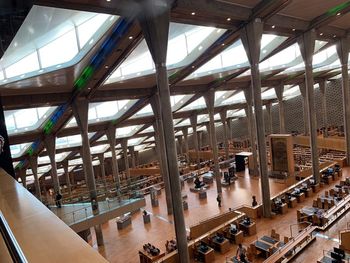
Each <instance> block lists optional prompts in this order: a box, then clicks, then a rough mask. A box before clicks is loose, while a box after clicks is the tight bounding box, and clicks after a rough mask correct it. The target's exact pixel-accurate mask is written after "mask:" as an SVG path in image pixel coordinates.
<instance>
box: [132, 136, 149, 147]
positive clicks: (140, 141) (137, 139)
mask: <svg viewBox="0 0 350 263" xmlns="http://www.w3.org/2000/svg"><path fill="white" fill-rule="evenodd" d="M145 139H146V137H141V138H133V139H129V140H128V146H135V145H139V144H140V143H142V142H143V141H144V140H145Z"/></svg>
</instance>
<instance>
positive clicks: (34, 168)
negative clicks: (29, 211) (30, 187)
mask: <svg viewBox="0 0 350 263" xmlns="http://www.w3.org/2000/svg"><path fill="white" fill-rule="evenodd" d="M29 165H30V168H31V169H32V172H33V175H34V185H35V196H36V197H37V198H38V199H39V200H40V201H41V190H40V182H39V178H38V156H37V155H32V156H30V157H29Z"/></svg>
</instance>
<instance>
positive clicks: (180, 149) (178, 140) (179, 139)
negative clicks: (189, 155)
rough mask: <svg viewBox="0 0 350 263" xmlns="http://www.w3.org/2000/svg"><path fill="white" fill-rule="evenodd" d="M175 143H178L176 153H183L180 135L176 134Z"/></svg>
mask: <svg viewBox="0 0 350 263" xmlns="http://www.w3.org/2000/svg"><path fill="white" fill-rule="evenodd" d="M177 143H178V144H179V149H178V153H179V154H180V155H183V150H182V149H183V140H182V135H180V136H177Z"/></svg>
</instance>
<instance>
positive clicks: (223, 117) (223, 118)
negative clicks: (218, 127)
mask: <svg viewBox="0 0 350 263" xmlns="http://www.w3.org/2000/svg"><path fill="white" fill-rule="evenodd" d="M219 114H220V119H221V122H222V123H224V122H226V121H227V110H223V111H220V113H219Z"/></svg>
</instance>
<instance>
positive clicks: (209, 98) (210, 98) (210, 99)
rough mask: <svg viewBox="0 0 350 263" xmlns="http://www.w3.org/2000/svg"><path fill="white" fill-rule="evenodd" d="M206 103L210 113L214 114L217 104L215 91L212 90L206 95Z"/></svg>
mask: <svg viewBox="0 0 350 263" xmlns="http://www.w3.org/2000/svg"><path fill="white" fill-rule="evenodd" d="M204 99H205V103H206V105H207V108H208V111H209V113H214V103H215V90H214V89H210V90H209V91H208V92H207V93H206V94H205V95H204Z"/></svg>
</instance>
